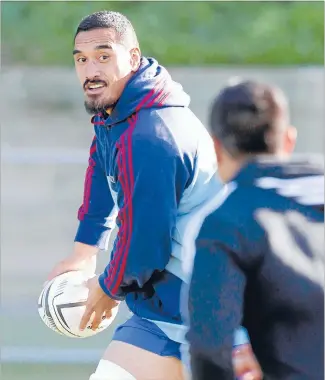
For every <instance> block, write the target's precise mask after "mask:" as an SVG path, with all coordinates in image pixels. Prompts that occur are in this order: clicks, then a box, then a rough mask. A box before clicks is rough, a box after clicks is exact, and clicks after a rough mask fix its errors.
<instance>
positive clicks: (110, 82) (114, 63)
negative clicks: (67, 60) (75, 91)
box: [73, 28, 140, 114]
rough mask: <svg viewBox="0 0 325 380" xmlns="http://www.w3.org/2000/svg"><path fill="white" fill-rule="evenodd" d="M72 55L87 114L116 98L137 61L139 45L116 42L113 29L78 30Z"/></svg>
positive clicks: (107, 106) (136, 67) (136, 66)
mask: <svg viewBox="0 0 325 380" xmlns="http://www.w3.org/2000/svg"><path fill="white" fill-rule="evenodd" d="M73 55H74V62H75V67H76V71H77V75H78V78H79V80H80V83H81V85H82V87H83V90H84V94H85V107H86V110H87V111H88V112H89V113H90V114H96V113H98V112H101V111H102V110H106V109H108V108H110V107H112V106H113V105H114V104H115V103H116V102H117V100H118V99H119V97H120V96H121V94H122V91H123V89H124V87H125V85H126V82H127V81H128V80H129V78H130V77H131V76H132V73H133V72H134V71H136V70H137V69H138V66H139V62H140V52H139V49H137V48H134V49H127V48H126V47H124V46H123V45H121V44H118V43H116V42H115V32H114V30H112V29H107V28H101V29H94V30H90V31H87V32H80V33H78V34H77V36H76V39H75V45H74V51H73Z"/></svg>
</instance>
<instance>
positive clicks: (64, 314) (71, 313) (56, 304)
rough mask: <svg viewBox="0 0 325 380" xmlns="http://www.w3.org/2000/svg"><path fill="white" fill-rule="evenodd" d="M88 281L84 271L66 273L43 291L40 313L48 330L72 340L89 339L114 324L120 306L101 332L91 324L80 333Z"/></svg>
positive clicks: (40, 300)
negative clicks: (93, 328)
mask: <svg viewBox="0 0 325 380" xmlns="http://www.w3.org/2000/svg"><path fill="white" fill-rule="evenodd" d="M87 279H89V277H88V278H86V277H85V274H84V273H83V272H80V271H73V272H67V273H63V274H61V275H59V276H57V277H55V278H54V279H52V280H51V281H49V282H48V283H47V284H46V285H45V286H44V288H43V290H42V292H41V294H40V296H39V299H38V312H39V315H40V317H41V319H42V321H43V322H44V323H45V324H46V326H47V327H49V328H50V329H52V330H53V331H55V332H56V333H58V334H61V335H65V336H68V337H71V338H87V337H90V336H93V335H96V334H98V333H99V332H100V331H103V330H105V329H106V328H107V327H108V326H110V325H111V324H112V322H113V321H114V319H115V317H116V314H117V312H118V306H116V307H115V308H114V309H112V316H111V317H110V318H105V319H104V320H103V321H102V322H101V323H100V325H99V327H98V329H96V330H95V331H93V330H92V329H91V321H90V323H89V325H88V326H87V328H86V329H85V330H84V331H81V330H79V324H80V321H81V318H82V316H83V314H84V312H85V309H86V301H87V297H88V292H89V290H88V287H87V286H86V281H87Z"/></svg>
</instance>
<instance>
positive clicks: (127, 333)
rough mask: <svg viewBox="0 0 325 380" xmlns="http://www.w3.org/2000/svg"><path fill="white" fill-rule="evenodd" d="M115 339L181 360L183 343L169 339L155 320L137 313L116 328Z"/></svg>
mask: <svg viewBox="0 0 325 380" xmlns="http://www.w3.org/2000/svg"><path fill="white" fill-rule="evenodd" d="M113 340H118V341H120V342H124V343H128V344H132V345H133V346H136V347H139V348H142V349H144V350H146V351H149V352H152V353H154V354H157V355H159V356H173V357H175V358H177V359H179V360H181V351H180V350H181V343H177V342H175V341H173V340H171V339H169V338H168V336H167V335H166V334H165V333H164V332H163V331H162V330H161V329H160V328H159V327H157V326H156V325H155V324H154V323H153V322H150V321H148V320H147V319H143V318H140V317H138V316H137V315H135V314H134V315H133V316H132V317H131V318H130V319H128V320H127V321H126V322H125V323H123V324H122V325H120V326H119V327H118V328H117V329H116V330H115V333H114V335H113Z"/></svg>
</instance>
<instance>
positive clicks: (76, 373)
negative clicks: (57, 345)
mask: <svg viewBox="0 0 325 380" xmlns="http://www.w3.org/2000/svg"><path fill="white" fill-rule="evenodd" d="M94 367H95V366H93V365H82V364H74V365H62V364H60V365H53V364H46V365H45V364H3V365H2V366H1V379H2V380H88V379H89V376H90V375H91V373H93V371H94Z"/></svg>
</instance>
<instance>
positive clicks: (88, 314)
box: [79, 306, 93, 331]
mask: <svg viewBox="0 0 325 380" xmlns="http://www.w3.org/2000/svg"><path fill="white" fill-rule="evenodd" d="M92 313H93V309H92V308H90V307H89V306H86V310H85V312H84V315H83V316H82V318H81V321H80V325H79V329H80V330H81V331H83V330H84V329H85V328H86V327H87V325H88V323H89V321H90V318H91V315H92Z"/></svg>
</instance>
